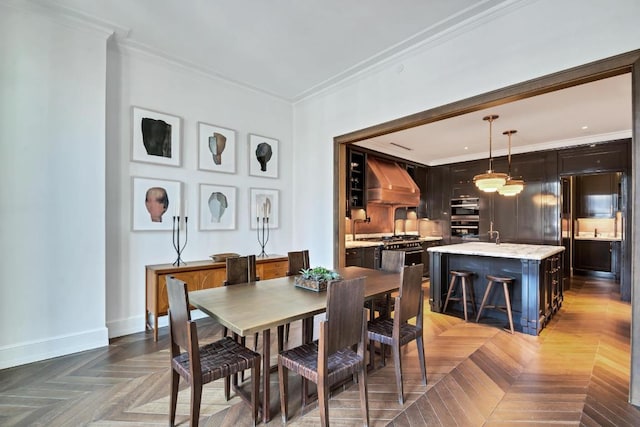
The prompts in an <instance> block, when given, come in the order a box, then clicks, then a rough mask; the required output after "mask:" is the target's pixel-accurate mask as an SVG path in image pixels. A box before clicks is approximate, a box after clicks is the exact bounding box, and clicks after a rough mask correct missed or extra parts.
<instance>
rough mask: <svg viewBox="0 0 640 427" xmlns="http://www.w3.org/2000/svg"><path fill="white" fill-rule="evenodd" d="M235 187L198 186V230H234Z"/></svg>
mask: <svg viewBox="0 0 640 427" xmlns="http://www.w3.org/2000/svg"><path fill="white" fill-rule="evenodd" d="M236 193H237V189H236V187H227V186H224V185H214V184H200V209H199V210H200V212H199V213H200V224H199V225H200V226H199V228H200V230H235V228H236V207H237V197H236Z"/></svg>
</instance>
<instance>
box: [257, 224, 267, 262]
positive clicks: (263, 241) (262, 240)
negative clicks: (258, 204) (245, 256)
mask: <svg viewBox="0 0 640 427" xmlns="http://www.w3.org/2000/svg"><path fill="white" fill-rule="evenodd" d="M257 220H258V227H257V229H258V230H257V232H258V243H259V244H260V248H261V252H260V254H259V255H258V258H266V257H267V253H266V252H265V251H264V247H265V246H267V242H268V241H269V217H262V223H261V222H260V217H257ZM265 232H266V233H265Z"/></svg>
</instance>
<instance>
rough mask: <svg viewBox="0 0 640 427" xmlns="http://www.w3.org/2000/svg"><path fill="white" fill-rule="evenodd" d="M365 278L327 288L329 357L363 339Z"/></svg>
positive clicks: (334, 284)
mask: <svg viewBox="0 0 640 427" xmlns="http://www.w3.org/2000/svg"><path fill="white" fill-rule="evenodd" d="M364 281H365V278H364V277H358V278H355V279H350V280H340V281H334V282H331V283H329V286H328V288H327V313H326V316H327V317H326V322H327V325H326V328H327V332H328V333H327V335H328V336H327V337H326V339H327V342H326V349H327V355H331V354H333V353H335V352H336V351H338V350H341V349H343V348H345V347H349V346H351V345H353V344H357V343H359V342H360V341H361V339H362V322H363V316H362V313H363V308H362V307H363V305H364Z"/></svg>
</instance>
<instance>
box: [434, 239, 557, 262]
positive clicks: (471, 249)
mask: <svg viewBox="0 0 640 427" xmlns="http://www.w3.org/2000/svg"><path fill="white" fill-rule="evenodd" d="M427 250H428V251H429V252H443V253H448V254H458V255H479V256H489V257H496V258H515V259H532V260H542V259H545V258H547V257H549V256H551V255H555V254H557V253H560V252H562V251H564V246H552V245H524V244H519V243H500V244H499V245H496V244H495V243H488V242H470V243H459V244H456V245H444V246H434V247H431V248H428V249H427Z"/></svg>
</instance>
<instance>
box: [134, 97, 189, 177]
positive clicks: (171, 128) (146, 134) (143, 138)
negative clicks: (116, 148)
mask: <svg viewBox="0 0 640 427" xmlns="http://www.w3.org/2000/svg"><path fill="white" fill-rule="evenodd" d="M131 126H132V138H131V160H133V161H136V162H147V163H157V164H160V165H166V166H180V145H181V135H182V133H181V131H182V129H181V127H182V119H181V118H180V117H176V116H172V115H170V114H165V113H160V112H157V111H151V110H145V109H143V108H139V107H133V108H132V119H131Z"/></svg>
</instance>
